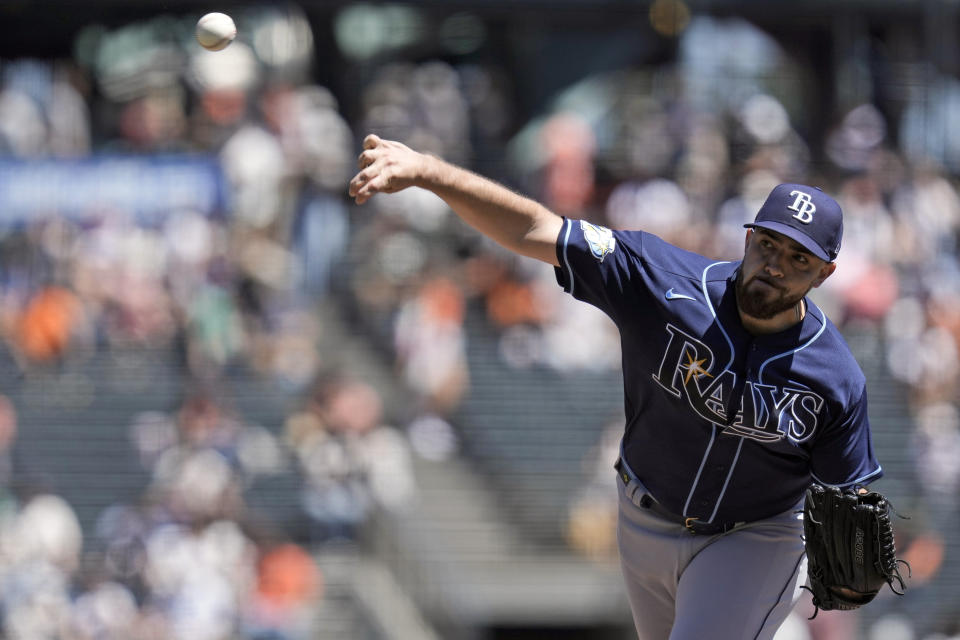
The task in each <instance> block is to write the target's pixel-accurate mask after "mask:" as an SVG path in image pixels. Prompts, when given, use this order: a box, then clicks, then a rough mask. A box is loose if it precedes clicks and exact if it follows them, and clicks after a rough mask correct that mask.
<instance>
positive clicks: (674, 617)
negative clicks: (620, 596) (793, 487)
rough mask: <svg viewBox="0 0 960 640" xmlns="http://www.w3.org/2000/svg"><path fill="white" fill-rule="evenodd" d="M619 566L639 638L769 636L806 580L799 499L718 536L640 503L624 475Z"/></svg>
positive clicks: (639, 490) (743, 639)
mask: <svg viewBox="0 0 960 640" xmlns="http://www.w3.org/2000/svg"><path fill="white" fill-rule="evenodd" d="M617 486H618V488H619V492H620V513H619V520H618V525H617V543H618V546H619V549H620V565H621V569H622V571H623V577H624V580H625V581H626V587H627V595H628V597H629V599H630V608H631V611H632V612H633V620H634V623H635V624H636V627H637V634H638V636H639V640H694V639H696V640H702V639H703V638H710V640H751V639H754V640H770V639H771V638H773V636H774V634H775V633H776V631H777V628H779V627H780V625H781V624H782V623H783V621H784V620H785V619H786V618H787V616H788V615H789V613H790V611H791V609H793V606H794V605H795V604H796V602H797V600H798V599H799V596H800V594H801V593H802V591H801V590H800V586H801V585H803V584H805V583H806V578H807V571H806V564H807V563H806V556H805V555H804V548H803V539H802V537H801V536H802V534H803V521H802V515H800V514H798V513H797V511H798V510H799V509H800V508H801V505H802V503H801V504H800V505H797V507H796V508H795V509H791V510H789V511H786V512H784V513H781V514H779V515H777V516H774V517H772V518H767V519H765V520H759V521H756V522H751V523H748V524H745V525H743V526H742V527H738V528H736V529H733V530H732V531H730V532H728V533H725V534H720V535H714V536H704V535H692V534H691V533H689V532H688V531H687V530H686V529H685V528H684V527H683V525H680V524H677V523H674V522H670V521H668V520H666V519H664V518H662V517H661V516H659V515H657V514H656V513H653V512H651V511H650V510H649V509H647V508H644V507H642V506H640V499H641V498H642V497H643V496H644V494H646V489H645V488H644V487H643V485H641V484H640V483H639V482H637V481H636V480H630V482H628V483H627V484H624V482H623V480H622V479H620V478H619V477H618V479H617Z"/></svg>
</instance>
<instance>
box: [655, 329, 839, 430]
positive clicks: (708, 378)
mask: <svg viewBox="0 0 960 640" xmlns="http://www.w3.org/2000/svg"><path fill="white" fill-rule="evenodd" d="M666 330H667V333H668V334H669V335H670V339H669V341H668V342H667V346H666V348H665V349H664V354H663V359H662V360H661V361H660V368H659V370H658V371H656V372H655V373H654V374H653V379H654V380H655V381H656V382H657V383H658V384H659V385H660V386H661V387H663V388H664V389H666V390H667V391H668V392H669V393H670V394H671V395H673V396H674V397H677V398H686V399H687V402H688V403H689V405H690V408H691V409H692V410H693V411H694V412H695V413H696V414H697V415H699V416H701V417H702V418H704V419H706V420H708V421H710V422H712V423H714V424H718V425H725V426H724V433H727V434H731V435H739V436H743V437H745V438H751V439H753V440H757V441H760V442H776V441H778V440H782V439H784V438H789V439H790V440H791V441H792V442H796V443H799V442H803V441H805V440H807V439H809V438H810V437H811V436H812V435H813V434H814V432H815V431H816V430H817V425H818V423H819V421H820V411H821V410H822V409H823V406H824V400H823V398H822V397H821V396H820V395H818V394H816V393H814V392H813V391H810V390H809V389H802V388H799V385H771V384H763V383H762V381H760V380H745V381H744V382H743V383H742V384H741V385H739V386H740V388H741V389H742V391H741V392H740V394H739V398H737V397H734V394H735V393H736V392H737V391H736V390H737V388H738V385H737V374H736V373H734V372H733V371H731V370H730V369H723V370H722V371H718V372H716V373H710V371H711V369H713V364H714V361H715V358H714V354H713V351H712V350H711V349H710V347H708V346H707V345H706V344H704V343H703V342H702V341H700V340H698V339H697V338H695V337H693V336H691V335H689V334H687V333H685V332H684V331H683V330H681V329H679V328H678V327H676V326H674V325H672V324H668V325H667V326H666ZM717 368H719V367H717ZM731 410H732V411H734V414H733V416H732V419H731V416H730V412H731Z"/></svg>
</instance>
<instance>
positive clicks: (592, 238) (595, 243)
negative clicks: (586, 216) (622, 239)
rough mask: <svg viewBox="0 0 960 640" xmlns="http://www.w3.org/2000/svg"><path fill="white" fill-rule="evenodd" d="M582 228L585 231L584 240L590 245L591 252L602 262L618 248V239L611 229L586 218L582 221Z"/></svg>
mask: <svg viewBox="0 0 960 640" xmlns="http://www.w3.org/2000/svg"><path fill="white" fill-rule="evenodd" d="M580 229H581V230H582V231H583V238H584V240H586V241H587V245H589V247H590V253H592V254H593V257H594V258H596V259H597V260H599V261H600V262H603V259H604V258H606V257H607V256H608V255H609V254H611V253H613V250H614V249H616V247H617V239H616V238H614V237H613V231H610V229H607V228H606V227H601V226H599V225H596V224H590V223H589V222H586V221H584V220H581V221H580Z"/></svg>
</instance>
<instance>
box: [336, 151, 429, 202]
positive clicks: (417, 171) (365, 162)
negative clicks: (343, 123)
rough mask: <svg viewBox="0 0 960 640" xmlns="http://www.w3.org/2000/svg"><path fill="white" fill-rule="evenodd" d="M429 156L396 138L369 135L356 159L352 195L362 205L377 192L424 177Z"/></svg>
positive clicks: (393, 191)
mask: <svg viewBox="0 0 960 640" xmlns="http://www.w3.org/2000/svg"><path fill="white" fill-rule="evenodd" d="M427 160H428V156H425V155H423V154H422V153H417V152H416V151H414V150H413V149H411V148H410V147H408V146H406V145H405V144H402V143H400V142H394V141H393V140H383V139H382V138H380V137H379V136H376V135H373V134H370V135H368V136H367V137H366V138H364V140H363V153H361V154H360V157H359V158H358V160H357V166H358V168H359V169H360V172H359V173H358V174H357V175H355V176H354V177H353V180H351V181H350V190H349V193H350V196H351V197H352V198H353V199H354V200H355V201H356V203H357V204H363V203H364V202H366V201H367V200H369V199H370V196H372V195H374V194H376V193H396V192H397V191H402V190H403V189H406V188H407V187H410V186H413V185H414V184H415V183H416V182H417V181H418V180H420V179H421V178H423V177H424V172H425V169H426V163H427Z"/></svg>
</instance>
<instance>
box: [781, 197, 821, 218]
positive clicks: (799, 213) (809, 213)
mask: <svg viewBox="0 0 960 640" xmlns="http://www.w3.org/2000/svg"><path fill="white" fill-rule="evenodd" d="M790 195H792V196H794V201H793V204H792V205H790V206H789V207H787V209H790V210H791V211H796V213H795V214H794V215H793V217H794V218H796V219H797V220H799V221H800V222H802V223H803V224H810V223H811V222H812V221H813V214H814V213H816V212H817V205H815V204H813V199H811V198H810V194H809V193H804V192H803V191H796V190H794V191H791V192H790Z"/></svg>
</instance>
